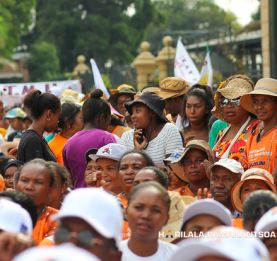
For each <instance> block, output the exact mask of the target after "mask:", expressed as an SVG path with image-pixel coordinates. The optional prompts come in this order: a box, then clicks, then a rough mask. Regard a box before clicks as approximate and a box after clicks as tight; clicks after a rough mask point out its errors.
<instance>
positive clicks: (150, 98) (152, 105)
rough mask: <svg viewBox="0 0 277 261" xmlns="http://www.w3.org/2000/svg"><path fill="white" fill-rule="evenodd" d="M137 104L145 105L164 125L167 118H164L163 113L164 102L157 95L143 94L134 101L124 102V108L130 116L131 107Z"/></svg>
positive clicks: (151, 93)
mask: <svg viewBox="0 0 277 261" xmlns="http://www.w3.org/2000/svg"><path fill="white" fill-rule="evenodd" d="M139 103H141V104H143V105H145V106H146V107H148V108H149V109H150V110H152V111H153V112H154V113H155V114H156V115H157V116H158V118H160V120H161V121H163V122H165V123H166V122H168V120H167V118H166V117H165V115H164V113H163V111H164V107H165V102H164V100H163V99H162V98H161V97H159V96H158V95H157V94H155V93H153V92H145V93H143V94H142V95H141V96H140V97H139V98H137V99H136V100H134V101H130V102H126V103H125V107H126V109H127V111H128V112H129V114H130V115H132V107H133V106H134V105H135V104H139Z"/></svg>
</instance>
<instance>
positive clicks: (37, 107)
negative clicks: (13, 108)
mask: <svg viewBox="0 0 277 261" xmlns="http://www.w3.org/2000/svg"><path fill="white" fill-rule="evenodd" d="M23 104H24V109H25V110H26V111H27V114H30V115H29V116H30V117H31V118H32V119H39V118H40V117H41V116H42V114H43V113H44V112H45V111H46V110H51V111H52V112H53V113H55V112H57V111H59V110H60V109H61V103H60V100H59V98H58V97H57V96H55V95H54V94H52V93H42V92H41V91H39V90H32V91H30V92H29V93H28V94H27V95H26V96H25V98H24V101H23Z"/></svg>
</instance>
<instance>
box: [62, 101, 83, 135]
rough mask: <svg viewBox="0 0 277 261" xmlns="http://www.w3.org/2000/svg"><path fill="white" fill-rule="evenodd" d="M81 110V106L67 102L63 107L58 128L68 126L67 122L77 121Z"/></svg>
mask: <svg viewBox="0 0 277 261" xmlns="http://www.w3.org/2000/svg"><path fill="white" fill-rule="evenodd" d="M79 111H81V106H80V105H78V104H75V103H73V102H65V103H63V104H62V107H61V115H60V118H59V123H58V128H60V129H64V128H66V125H67V123H69V124H70V125H72V124H73V123H74V122H75V117H76V115H77V113H78V112H79Z"/></svg>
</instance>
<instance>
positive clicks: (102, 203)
mask: <svg viewBox="0 0 277 261" xmlns="http://www.w3.org/2000/svg"><path fill="white" fill-rule="evenodd" d="M66 217H77V218H81V219H82V220H84V221H86V222H87V223H88V224H89V225H91V227H92V228H94V229H95V230H96V231H97V232H98V233H99V234H101V235H102V236H104V237H106V238H113V239H115V241H116V244H117V245H118V246H119V243H120V241H121V227H122V222H123V215H122V210H121V207H120V204H119V201H118V200H117V198H116V197H115V196H113V195H112V194H110V193H108V192H106V191H104V190H103V189H101V188H80V189H76V190H74V191H72V192H71V193H69V194H68V195H67V196H66V197H65V199H64V202H63V204H62V207H61V209H60V211H59V212H58V213H57V214H56V215H55V216H54V217H53V219H54V220H60V219H62V218H66Z"/></svg>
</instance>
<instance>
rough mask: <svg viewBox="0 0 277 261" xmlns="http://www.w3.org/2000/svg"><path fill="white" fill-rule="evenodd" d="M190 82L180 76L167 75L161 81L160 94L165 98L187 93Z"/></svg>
mask: <svg viewBox="0 0 277 261" xmlns="http://www.w3.org/2000/svg"><path fill="white" fill-rule="evenodd" d="M189 87H190V86H189V84H188V83H187V82H186V81H185V80H183V79H182V78H179V77H167V78H165V79H163V80H162V81H161V82H160V91H159V94H158V95H159V96H160V97H161V98H163V99H164V100H166V99H169V98H174V97H178V96H181V95H183V94H185V93H186V92H187V91H188V89H189Z"/></svg>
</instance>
